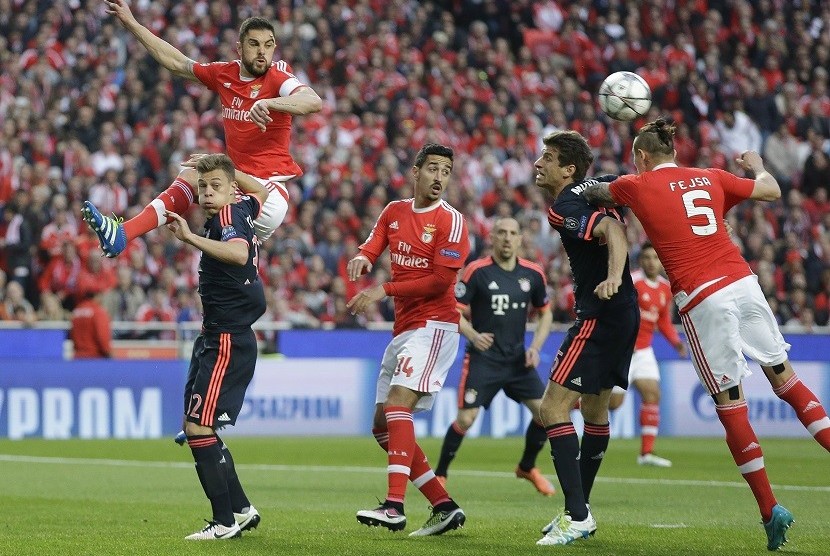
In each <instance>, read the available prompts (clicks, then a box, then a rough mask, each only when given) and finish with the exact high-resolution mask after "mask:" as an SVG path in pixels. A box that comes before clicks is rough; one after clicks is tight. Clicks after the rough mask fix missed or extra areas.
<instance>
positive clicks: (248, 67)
mask: <svg viewBox="0 0 830 556" xmlns="http://www.w3.org/2000/svg"><path fill="white" fill-rule="evenodd" d="M241 62H242V67H243V68H245V71H247V72H248V73H250V74H251V75H253V76H254V77H262V76H263V75H265V73H266V72H267V71H268V68H269V67H270V64H268V63H266V64H265V67H263V68H262V69H261V70H259V69H257V68H256V66H255V65H254V64H255V62H256V60H241Z"/></svg>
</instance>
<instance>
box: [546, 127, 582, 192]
mask: <svg viewBox="0 0 830 556" xmlns="http://www.w3.org/2000/svg"><path fill="white" fill-rule="evenodd" d="M542 143H543V144H544V145H545V146H546V147H550V148H552V149H556V152H557V153H558V155H559V157H558V158H559V167H560V168H561V167H562V166H570V165H571V164H573V165H574V166H576V172H574V181H575V182H580V181H582V180H584V179H585V175H586V174H587V173H588V168H590V167H591V164H592V163H593V162H594V153H593V152H592V151H591V147H590V146H589V145H588V141H586V140H585V138H584V137H583V136H582V135H580V134H579V133H577V132H576V131H572V130H566V131H554V132H553V133H549V134H548V135H546V136H545V137H544V138H543V139H542Z"/></svg>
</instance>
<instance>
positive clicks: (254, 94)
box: [251, 84, 262, 98]
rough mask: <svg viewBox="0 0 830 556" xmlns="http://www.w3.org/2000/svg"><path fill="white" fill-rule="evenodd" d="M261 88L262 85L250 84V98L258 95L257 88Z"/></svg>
mask: <svg viewBox="0 0 830 556" xmlns="http://www.w3.org/2000/svg"><path fill="white" fill-rule="evenodd" d="M261 88H262V85H261V84H260V85H251V98H256V97H258V96H259V90H260V89H261Z"/></svg>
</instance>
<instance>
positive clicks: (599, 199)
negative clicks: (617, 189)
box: [582, 182, 618, 207]
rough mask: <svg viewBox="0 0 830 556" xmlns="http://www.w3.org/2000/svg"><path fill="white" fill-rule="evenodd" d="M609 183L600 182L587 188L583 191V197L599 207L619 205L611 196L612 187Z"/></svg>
mask: <svg viewBox="0 0 830 556" xmlns="http://www.w3.org/2000/svg"><path fill="white" fill-rule="evenodd" d="M609 185H611V184H609V183H606V182H599V183H595V184H593V185H590V186H588V187H587V188H585V191H583V192H582V198H583V199H585V200H586V201H588V202H589V203H591V204H592V205H594V206H597V207H615V206H617V205H618V203H617V202H616V201H614V197H612V196H611V188H610V187H608V186H609Z"/></svg>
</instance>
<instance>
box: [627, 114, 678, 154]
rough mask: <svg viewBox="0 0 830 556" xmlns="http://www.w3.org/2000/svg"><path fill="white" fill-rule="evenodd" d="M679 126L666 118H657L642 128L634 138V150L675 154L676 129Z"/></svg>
mask: <svg viewBox="0 0 830 556" xmlns="http://www.w3.org/2000/svg"><path fill="white" fill-rule="evenodd" d="M676 127H677V126H675V125H674V124H673V123H671V122H669V121H668V120H666V119H664V118H657V119H656V120H654V121H653V122H649V123H647V124H646V125H644V126H643V127H642V128H640V131H639V132H637V137H635V138H634V150H637V149H642V150H644V151H645V152H647V153H651V154H661V155H666V156H674V139H673V138H674V130H675V128H676Z"/></svg>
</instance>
